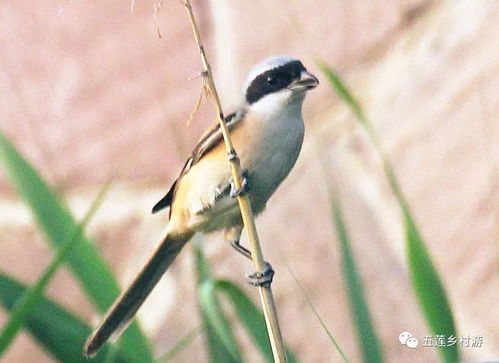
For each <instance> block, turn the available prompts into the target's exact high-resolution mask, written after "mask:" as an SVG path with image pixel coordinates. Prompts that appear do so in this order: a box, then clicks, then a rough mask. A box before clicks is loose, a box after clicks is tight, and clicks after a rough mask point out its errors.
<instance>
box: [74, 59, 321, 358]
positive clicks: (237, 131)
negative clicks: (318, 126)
mask: <svg viewBox="0 0 499 363" xmlns="http://www.w3.org/2000/svg"><path fill="white" fill-rule="evenodd" d="M318 85H319V81H318V79H317V77H315V76H314V75H313V74H312V73H310V72H309V71H308V70H307V69H306V68H305V67H304V65H303V63H302V62H301V61H300V60H298V59H297V58H294V57H290V56H275V57H271V58H268V59H265V60H263V61H262V62H260V63H258V64H257V65H256V66H254V67H253V68H252V69H251V71H250V72H249V75H248V77H247V79H246V82H245V83H244V86H243V87H242V90H243V91H242V94H241V96H240V101H239V103H238V106H237V107H236V108H235V111H234V112H232V113H230V114H228V116H227V117H225V118H224V122H225V123H226V125H227V127H228V130H229V133H230V137H231V140H232V143H233V145H234V148H235V150H237V155H238V157H239V159H240V163H241V167H242V168H243V173H242V176H243V185H242V186H241V187H240V188H239V189H237V188H235V185H234V182H233V180H232V177H231V170H230V167H229V163H228V161H227V156H229V157H231V156H232V157H233V156H234V155H227V152H226V149H225V147H224V142H223V135H222V131H221V128H220V125H219V124H218V123H215V124H214V125H212V126H211V127H209V128H208V130H207V131H206V132H205V133H204V134H203V135H202V137H201V139H200V140H199V142H198V144H197V146H196V147H195V148H194V150H193V151H192V154H191V155H190V157H189V158H188V159H187V161H186V163H185V165H184V167H183V168H182V171H181V172H180V175H179V177H178V178H177V180H176V181H175V182H174V183H173V185H172V186H171V188H170V190H169V191H168V193H166V195H165V196H164V197H163V198H162V199H161V200H160V201H159V202H158V203H156V205H154V207H153V208H152V213H156V212H159V211H161V210H163V209H166V208H170V210H169V222H168V224H167V226H166V229H165V231H164V232H163V234H162V236H161V238H160V241H159V243H158V244H157V246H156V247H155V248H154V250H153V251H152V253H151V254H150V256H149V258H148V259H147V260H146V262H145V264H144V266H143V267H142V268H141V269H140V271H139V272H138V273H137V275H136V276H135V278H134V279H133V280H132V282H131V283H130V285H129V286H128V287H127V288H126V289H125V290H124V291H123V292H122V294H121V295H120V296H119V297H118V298H117V300H116V301H115V302H114V304H113V305H112V306H111V307H110V308H109V310H108V312H107V313H106V314H105V316H104V318H103V319H102V322H101V323H100V324H99V325H98V327H97V328H96V329H95V330H94V332H93V333H92V334H91V335H90V337H89V338H88V340H87V341H86V343H85V347H84V354H85V355H86V356H87V357H93V356H94V355H95V354H96V353H97V351H98V350H99V349H100V347H101V346H102V345H103V344H104V343H105V342H106V341H107V340H108V339H110V338H113V339H114V338H117V337H118V336H119V335H120V334H121V333H122V332H123V331H124V330H125V329H126V327H127V326H128V324H129V323H130V322H131V320H132V319H133V317H134V315H135V313H136V312H137V310H138V309H139V307H140V306H141V305H142V303H143V302H144V300H145V299H146V298H147V296H148V295H149V293H150V292H151V291H152V289H153V288H154V286H155V285H156V284H157V282H158V281H159V279H160V278H161V276H162V275H163V274H164V273H165V271H166V270H167V269H168V267H169V266H170V265H171V263H172V262H173V260H174V259H175V257H176V256H177V255H178V254H179V252H180V250H181V249H182V247H183V246H184V245H185V244H186V243H187V242H188V241H189V240H190V239H191V238H192V237H193V235H194V234H196V233H203V234H206V233H210V232H214V231H219V230H224V231H225V234H224V238H225V240H226V241H227V242H228V243H230V244H231V245H232V246H233V247H234V248H235V249H236V250H237V251H238V252H240V253H242V254H243V255H244V256H246V257H248V258H250V259H251V252H250V251H249V250H248V249H246V248H245V247H244V246H242V245H241V244H240V243H239V240H240V237H241V233H242V231H243V222H242V218H241V213H240V210H239V206H238V201H237V196H238V195H240V194H242V193H248V198H249V200H250V204H251V207H252V210H253V212H254V214H255V215H258V214H260V213H261V212H262V211H263V210H264V209H265V206H266V204H267V201H268V200H269V198H270V197H271V196H272V194H273V193H274V192H275V191H276V189H277V187H278V186H279V185H280V184H281V183H282V181H283V180H284V179H285V178H286V177H287V175H288V174H289V172H290V171H291V169H292V168H293V166H294V165H295V162H296V160H297V158H298V155H299V153H300V150H301V147H302V143H303V139H304V132H305V127H304V122H303V117H302V105H303V101H304V99H305V95H306V93H307V91H309V90H311V89H313V88H315V87H317V86H318ZM273 274H274V272H273V270H272V268H271V266H270V265H269V264H267V263H265V269H264V271H263V272H256V273H254V274H252V275H249V277H250V282H251V283H252V284H253V285H256V286H267V285H268V284H270V282H271V281H272V276H273Z"/></svg>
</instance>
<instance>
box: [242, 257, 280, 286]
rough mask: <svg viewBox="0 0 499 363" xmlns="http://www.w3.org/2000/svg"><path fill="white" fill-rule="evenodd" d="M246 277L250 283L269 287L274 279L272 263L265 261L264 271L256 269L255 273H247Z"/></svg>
mask: <svg viewBox="0 0 499 363" xmlns="http://www.w3.org/2000/svg"><path fill="white" fill-rule="evenodd" d="M246 278H247V279H248V283H249V284H250V285H253V286H257V287H259V286H262V287H269V286H270V284H272V280H273V279H274V269H273V268H272V266H270V263H268V262H265V265H264V268H263V271H262V272H258V271H255V272H253V273H250V274H247V275H246Z"/></svg>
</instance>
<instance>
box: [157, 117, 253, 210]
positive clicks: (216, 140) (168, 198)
mask: <svg viewBox="0 0 499 363" xmlns="http://www.w3.org/2000/svg"><path fill="white" fill-rule="evenodd" d="M243 119H244V114H243V113H241V112H238V113H231V114H230V115H228V116H227V117H225V119H224V121H225V123H226V124H227V127H228V128H229V131H232V130H233V129H234V127H235V126H236V125H237V124H238V123H239V122H240V121H241V120H243ZM222 141H223V135H222V130H221V129H220V124H219V123H218V122H217V123H216V124H215V125H214V126H213V127H212V128H210V129H208V130H207V131H206V132H205V133H204V134H203V136H202V137H201V139H200V140H199V142H198V144H197V145H196V147H195V148H194V150H193V151H192V154H191V156H190V157H189V158H188V159H187V161H186V163H185V164H184V167H183V168H182V171H181V172H180V176H179V177H178V178H177V180H175V182H174V183H173V184H172V186H171V187H170V190H169V191H168V193H166V195H165V196H164V197H163V198H162V199H161V200H160V201H159V202H158V203H156V204H155V205H154V207H153V208H152V213H156V212H158V211H160V210H162V209H164V208H167V207H169V206H170V205H171V204H172V202H173V198H174V196H175V191H176V190H177V186H178V183H179V181H180V179H182V177H183V176H184V175H185V174H187V173H188V172H189V170H190V168H191V167H192V166H194V165H195V164H197V163H198V162H199V160H201V159H202V158H203V157H204V156H205V155H207V154H208V153H209V152H210V151H211V150H213V148H215V147H216V146H217V145H218V144H220V143H221V142H222ZM170 214H171V210H170Z"/></svg>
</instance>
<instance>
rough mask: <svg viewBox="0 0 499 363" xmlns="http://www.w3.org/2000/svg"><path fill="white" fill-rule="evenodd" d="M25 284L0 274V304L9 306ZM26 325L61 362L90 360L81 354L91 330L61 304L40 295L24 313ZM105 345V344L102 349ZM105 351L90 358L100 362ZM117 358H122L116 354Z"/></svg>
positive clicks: (119, 360) (13, 302) (14, 301)
mask: <svg viewBox="0 0 499 363" xmlns="http://www.w3.org/2000/svg"><path fill="white" fill-rule="evenodd" d="M27 291H28V290H27V288H26V287H25V286H24V285H23V284H21V283H20V282H18V281H16V280H14V279H12V278H11V277H8V276H6V275H4V274H0V304H1V305H2V306H3V307H4V308H5V309H6V310H12V309H13V308H14V306H15V305H16V304H17V302H18V301H19V299H20V298H21V297H22V296H25V294H26V292H27ZM25 322H26V324H25V327H26V329H27V330H28V331H29V333H30V334H32V335H33V336H34V337H35V339H36V340H37V341H38V343H40V344H41V345H42V346H43V347H44V348H45V349H46V350H47V352H49V353H50V354H52V355H53V356H54V357H55V358H56V359H57V360H59V361H61V362H75V363H77V362H82V363H85V362H89V361H88V360H87V359H85V358H84V357H83V354H82V346H83V344H84V343H85V339H86V338H87V336H88V335H89V334H90V332H91V330H90V327H89V326H87V325H86V324H85V323H83V322H82V321H80V320H79V319H78V318H76V317H75V316H73V315H72V314H70V313H69V312H67V311H66V310H65V309H63V308H62V307H61V306H60V305H57V304H55V303H53V302H52V301H51V300H49V299H47V298H45V297H41V298H40V299H39V301H38V303H37V304H36V306H34V308H33V311H32V312H31V314H30V315H28V316H26V317H25ZM107 349H108V347H105V349H104V352H106V350H107ZM104 355H105V353H104V354H103V355H101V356H99V357H96V358H95V360H93V361H92V362H103V361H104V358H102V357H103V356H104ZM117 361H118V362H125V360H124V359H123V358H122V357H118V359H117Z"/></svg>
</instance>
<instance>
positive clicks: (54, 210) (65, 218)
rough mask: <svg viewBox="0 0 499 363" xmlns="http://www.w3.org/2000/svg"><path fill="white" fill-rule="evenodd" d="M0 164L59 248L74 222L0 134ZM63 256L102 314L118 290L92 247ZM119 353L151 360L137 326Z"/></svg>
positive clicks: (126, 336)
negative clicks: (122, 352)
mask: <svg viewBox="0 0 499 363" xmlns="http://www.w3.org/2000/svg"><path fill="white" fill-rule="evenodd" d="M0 162H1V163H3V165H4V168H5V171H6V174H7V176H8V178H9V180H10V183H11V185H12V186H13V187H14V189H15V190H16V191H17V193H18V195H19V196H20V197H21V198H22V199H24V200H25V201H26V203H27V204H28V205H29V206H30V208H31V209H32V212H33V215H34V217H35V219H36V221H37V223H38V225H39V227H40V229H41V230H42V231H43V232H44V233H45V234H46V236H47V238H48V240H49V241H50V242H51V245H52V247H54V248H55V249H57V248H59V247H60V246H61V245H62V244H63V243H64V242H65V241H66V240H67V239H68V237H69V236H70V235H71V233H72V232H73V231H74V230H75V229H76V221H75V220H74V218H73V217H72V215H71V213H70V212H69V210H68V209H67V207H66V206H65V205H64V204H63V203H61V201H60V200H59V198H58V197H57V196H56V195H55V193H54V192H53V190H52V189H51V188H50V187H49V186H48V185H47V184H46V183H45V182H44V181H43V179H42V178H41V177H40V175H39V174H38V172H37V171H36V170H35V169H34V168H33V167H32V166H31V165H30V164H29V163H28V162H27V161H26V160H25V159H24V158H23V157H22V156H21V154H20V153H19V152H18V151H17V150H16V149H15V148H14V146H13V145H12V144H11V143H10V142H9V141H8V140H7V138H6V137H5V136H4V135H3V134H2V133H1V132H0ZM82 242H84V243H79V244H78V245H76V246H75V247H74V248H72V250H71V251H70V253H69V254H68V256H67V262H68V265H69V267H70V269H71V271H72V272H73V274H74V276H75V277H76V278H77V279H78V280H79V281H80V283H81V285H82V287H83V289H84V291H85V293H86V294H87V296H88V297H89V299H90V300H91V301H92V303H93V304H94V305H95V306H96V308H97V309H98V310H99V311H100V312H104V311H105V310H106V309H107V308H108V307H109V306H110V305H111V304H112V302H113V301H114V299H115V298H116V297H117V296H118V294H119V291H120V289H119V286H118V283H117V281H116V279H115V278H114V276H113V275H112V273H111V270H110V268H109V266H108V265H107V264H106V263H105V261H104V260H103V258H102V257H101V255H100V253H99V252H98V250H97V249H96V248H95V246H94V245H93V244H92V243H90V242H89V240H88V239H87V238H85V237H82ZM122 339H123V340H124V344H123V345H122V346H123V348H122V349H123V351H124V352H126V353H127V354H129V355H130V356H131V357H133V358H134V360H135V361H137V362H149V361H151V360H152V352H151V349H150V348H149V345H148V341H147V339H146V338H145V336H144V335H143V334H142V333H141V331H140V329H139V327H138V325H137V323H133V324H132V325H131V326H130V328H129V329H128V330H127V331H126V332H125V333H124V334H123V336H122Z"/></svg>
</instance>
